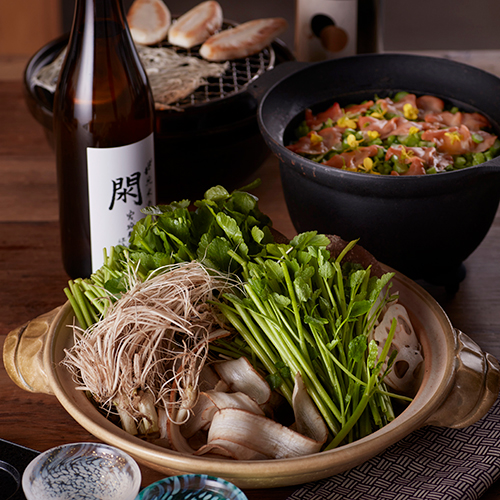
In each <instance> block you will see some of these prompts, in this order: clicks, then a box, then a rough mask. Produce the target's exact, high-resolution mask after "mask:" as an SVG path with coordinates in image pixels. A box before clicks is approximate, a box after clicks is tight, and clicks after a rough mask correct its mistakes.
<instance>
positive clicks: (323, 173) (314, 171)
mask: <svg viewBox="0 0 500 500" xmlns="http://www.w3.org/2000/svg"><path fill="white" fill-rule="evenodd" d="M380 61H384V64H385V65H388V66H391V65H393V66H394V67H397V65H398V64H399V62H400V61H404V62H406V63H408V61H410V65H412V66H413V65H419V64H420V65H425V64H429V63H431V64H439V65H440V67H443V68H445V69H446V68H451V69H452V70H453V71H462V72H467V73H468V74H469V75H470V74H472V75H475V76H476V77H480V78H482V79H483V80H486V81H488V83H489V85H490V86H496V87H497V88H500V78H499V77H497V76H496V75H493V74H491V73H489V72H487V71H485V70H482V69H480V68H476V67H474V66H470V65H468V64H464V63H461V62H458V61H453V60H450V59H446V58H440V57H433V56H427V55H418V54H404V53H397V52H394V53H392V52H391V53H382V54H380V53H378V54H358V55H354V56H348V57H342V58H338V59H332V60H327V61H320V62H315V63H303V62H298V61H291V62H288V63H284V64H281V65H280V66H279V67H277V68H275V69H273V70H272V71H271V72H270V73H271V75H270V78H269V80H270V81H269V83H268V85H267V88H264V90H263V91H261V95H260V99H259V106H258V110H257V119H258V123H259V129H260V131H261V134H262V135H263V136H264V138H265V140H266V143H267V145H268V146H269V148H270V149H271V150H272V151H273V153H274V154H275V155H276V156H277V157H278V158H279V160H280V162H281V163H283V164H284V168H290V169H293V170H295V171H297V172H299V173H300V174H301V175H303V176H305V177H308V178H310V179H311V180H313V181H314V182H316V183H321V184H324V185H326V186H335V185H336V184H337V183H338V180H339V178H342V180H343V181H344V182H345V183H346V184H349V183H351V184H353V188H354V184H356V185H357V187H359V185H360V184H361V185H363V186H366V187H368V186H370V187H371V188H373V189H380V192H385V190H386V189H387V186H392V184H390V183H393V182H397V183H398V186H400V187H401V186H404V189H410V188H413V187H416V186H419V188H420V186H422V184H423V185H424V186H425V188H426V189H429V188H431V189H432V187H433V186H434V185H438V184H440V181H439V179H443V184H445V185H447V188H445V189H448V190H449V191H454V190H455V189H456V187H455V184H458V183H462V182H463V180H464V179H468V178H471V179H472V178H475V177H477V176H480V175H485V174H497V173H499V172H500V156H497V157H495V158H493V159H491V160H489V161H487V162H484V163H481V164H479V165H474V166H471V167H467V168H464V169H461V170H454V171H445V172H439V173H438V175H436V174H434V175H421V176H416V175H415V176H391V175H370V174H367V175H363V174H362V173H360V172H350V171H346V170H341V169H337V168H334V167H329V166H327V165H321V164H319V163H316V162H314V161H312V160H309V159H307V158H305V157H303V156H300V155H299V154H296V153H293V152H292V151H289V150H288V149H287V148H286V147H285V145H284V137H283V136H284V133H285V130H286V129H287V127H288V126H289V124H290V122H291V120H292V119H293V118H294V117H295V116H297V114H300V113H303V112H304V110H305V109H306V108H307V107H314V106H315V105H319V104H320V103H321V102H323V101H324V99H320V98H319V97H318V98H317V99H316V100H315V99H314V98H313V97H307V98H306V99H305V102H306V103H307V104H306V105H305V106H302V107H301V108H300V109H298V108H297V109H294V111H293V112H292V111H290V115H287V116H291V115H293V116H292V118H290V119H289V120H287V122H286V123H284V121H283V122H282V123H281V122H280V125H279V127H278V126H276V125H275V126H274V128H275V129H277V130H273V131H271V130H270V128H269V126H268V119H267V117H266V113H267V114H269V115H272V114H274V113H276V110H275V109H273V110H271V109H266V106H267V107H268V108H270V106H271V105H270V104H269V101H270V100H271V99H272V97H273V96H275V95H276V94H279V93H280V92H281V91H283V92H284V91H285V90H284V89H282V87H284V86H286V85H292V84H293V79H298V78H300V77H301V76H303V75H307V74H308V73H310V72H311V71H315V70H316V69H318V70H319V71H321V68H322V67H327V68H328V67H330V66H331V67H332V68H334V67H335V66H337V65H344V64H345V65H349V64H353V63H357V64H359V65H360V66H361V65H364V64H367V63H370V64H372V66H373V67H376V66H377V64H379V62H380ZM273 73H274V74H275V76H274V77H273ZM375 77H376V76H375ZM258 86H259V82H256V83H255V85H254V87H258ZM380 86H381V85H380V84H373V83H372V82H370V84H364V83H360V84H359V89H357V90H356V91H352V92H349V91H343V92H342V94H339V93H338V92H334V93H333V94H330V95H329V98H328V99H329V100H330V101H332V102H333V101H335V100H337V99H338V98H339V97H342V98H346V97H347V96H348V95H349V94H350V93H351V94H353V95H354V94H359V93H360V92H362V93H365V94H370V93H371V94H376V93H377V92H380V90H381V89H380V88H379V87H380ZM415 87H419V85H415ZM384 90H385V92H388V91H390V90H388V89H387V88H386V89H384ZM395 90H400V89H399V88H398V89H395ZM405 90H407V91H408V92H413V93H416V94H420V95H421V94H432V95H436V96H438V97H441V98H443V99H445V100H450V99H451V100H453V97H451V96H450V94H449V93H447V91H439V92H437V91H436V89H433V90H428V89H423V88H417V89H405ZM254 92H256V91H255V90H254ZM448 92H449V91H448ZM455 100H456V99H455ZM273 104H274V103H273ZM464 104H465V103H464ZM467 106H472V104H467ZM288 109H291V107H290V108H288ZM481 112H482V113H484V114H485V115H488V113H486V112H485V111H484V110H481ZM498 119H499V120H500V116H499V117H498ZM491 121H492V124H493V128H494V129H495V130H496V131H497V132H498V133H500V124H499V123H497V122H496V121H495V120H491ZM278 129H279V130H278ZM497 129H498V130H497ZM445 176H446V177H445ZM367 179H370V180H369V181H368V180H367ZM436 179H438V180H436ZM444 179H446V182H444ZM368 183H370V184H368ZM377 195H378V193H377ZM391 195H394V196H397V193H391Z"/></svg>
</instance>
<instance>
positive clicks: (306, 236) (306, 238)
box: [290, 231, 317, 250]
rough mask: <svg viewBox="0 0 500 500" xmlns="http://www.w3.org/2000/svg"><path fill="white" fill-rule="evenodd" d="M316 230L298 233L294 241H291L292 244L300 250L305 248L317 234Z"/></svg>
mask: <svg viewBox="0 0 500 500" xmlns="http://www.w3.org/2000/svg"><path fill="white" fill-rule="evenodd" d="M316 234H317V232H316V231H307V232H304V233H299V234H297V235H296V236H295V237H294V238H293V239H292V241H290V245H292V246H293V247H295V248H296V249H298V250H304V249H305V248H306V247H307V246H308V245H309V244H310V242H311V241H312V239H313V238H314V237H315V236H316Z"/></svg>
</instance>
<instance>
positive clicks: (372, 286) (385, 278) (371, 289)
mask: <svg viewBox="0 0 500 500" xmlns="http://www.w3.org/2000/svg"><path fill="white" fill-rule="evenodd" d="M393 277H394V273H385V274H383V275H382V276H381V277H380V278H377V277H376V276H372V278H370V281H369V282H368V296H369V297H370V300H372V301H374V300H376V299H377V297H378V296H379V295H380V292H381V291H382V289H383V288H384V287H385V286H386V285H387V284H388V283H389V282H390V280H391V279H392V278H393Z"/></svg>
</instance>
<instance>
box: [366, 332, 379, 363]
mask: <svg viewBox="0 0 500 500" xmlns="http://www.w3.org/2000/svg"><path fill="white" fill-rule="evenodd" d="M377 356H378V346H377V343H376V342H375V340H373V339H372V340H370V343H369V344H368V359H367V361H366V364H367V365H368V368H369V369H370V370H373V369H374V368H375V363H376V362H377Z"/></svg>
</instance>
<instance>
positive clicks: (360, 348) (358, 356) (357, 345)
mask: <svg viewBox="0 0 500 500" xmlns="http://www.w3.org/2000/svg"><path fill="white" fill-rule="evenodd" d="M366 348H367V342H366V336H365V335H358V336H357V337H354V338H353V339H352V340H351V341H350V342H349V346H348V354H349V357H350V358H351V359H352V360H353V361H355V362H356V363H358V362H359V361H361V360H362V359H363V356H364V354H365V351H366Z"/></svg>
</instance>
